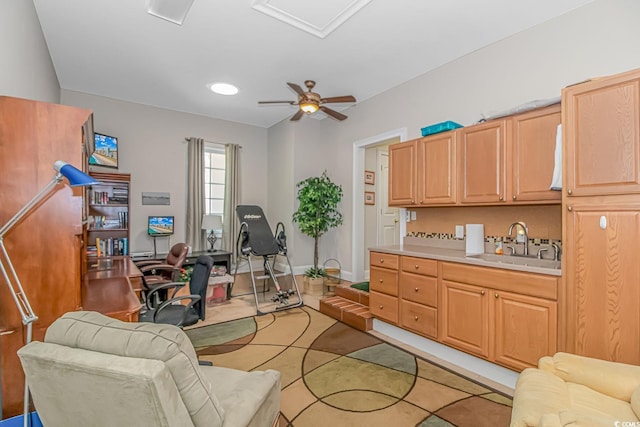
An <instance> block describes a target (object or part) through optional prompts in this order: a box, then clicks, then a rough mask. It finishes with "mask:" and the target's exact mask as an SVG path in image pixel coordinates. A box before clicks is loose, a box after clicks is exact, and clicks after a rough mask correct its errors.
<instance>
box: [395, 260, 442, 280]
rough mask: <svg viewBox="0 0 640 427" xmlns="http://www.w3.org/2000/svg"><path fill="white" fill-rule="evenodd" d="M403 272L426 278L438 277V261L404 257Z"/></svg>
mask: <svg viewBox="0 0 640 427" xmlns="http://www.w3.org/2000/svg"><path fill="white" fill-rule="evenodd" d="M402 271H406V272H407V273H415V274H423V275H425V276H433V277H437V276H438V261H436V260H433V259H426V258H415V257H409V256H403V257H402Z"/></svg>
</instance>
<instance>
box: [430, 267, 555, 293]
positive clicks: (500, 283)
mask: <svg viewBox="0 0 640 427" xmlns="http://www.w3.org/2000/svg"><path fill="white" fill-rule="evenodd" d="M442 278H443V279H444V280H451V281H454V282H459V283H469V284H471V285H478V286H486V287H488V288H493V289H496V290H499V291H508V292H516V293H519V294H523V295H529V296H532V297H539V298H546V299H550V300H557V299H558V278H557V277H555V276H546V275H543V274H536V273H524V272H518V271H512V270H501V269H499V268H491V267H476V266H471V265H464V264H457V263H448V262H443V263H442Z"/></svg>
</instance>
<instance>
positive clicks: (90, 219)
mask: <svg viewBox="0 0 640 427" xmlns="http://www.w3.org/2000/svg"><path fill="white" fill-rule="evenodd" d="M89 175H91V176H92V177H94V178H96V179H97V180H99V181H100V184H98V185H93V186H91V187H90V188H89V189H88V190H87V195H86V201H87V257H97V256H101V257H103V256H118V255H128V254H129V186H130V183H131V175H129V174H124V173H104V172H89Z"/></svg>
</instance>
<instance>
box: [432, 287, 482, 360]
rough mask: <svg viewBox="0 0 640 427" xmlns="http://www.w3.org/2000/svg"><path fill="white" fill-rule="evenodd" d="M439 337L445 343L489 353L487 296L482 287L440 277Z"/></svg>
mask: <svg viewBox="0 0 640 427" xmlns="http://www.w3.org/2000/svg"><path fill="white" fill-rule="evenodd" d="M440 313H441V315H442V322H441V324H442V334H441V340H442V342H443V343H445V344H449V345H451V346H453V347H457V348H459V349H461V350H464V351H467V352H469V353H473V354H475V355H477V356H482V357H485V358H488V357H489V298H487V291H486V289H484V288H481V287H478V286H473V285H467V284H463V283H456V282H449V281H446V280H443V281H442V304H441V306H440Z"/></svg>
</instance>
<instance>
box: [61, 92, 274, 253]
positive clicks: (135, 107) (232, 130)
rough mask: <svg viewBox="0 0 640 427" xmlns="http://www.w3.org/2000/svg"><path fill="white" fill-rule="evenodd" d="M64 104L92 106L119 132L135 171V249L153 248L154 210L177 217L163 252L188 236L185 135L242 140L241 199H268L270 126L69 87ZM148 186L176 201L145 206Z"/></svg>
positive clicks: (98, 123)
mask: <svg viewBox="0 0 640 427" xmlns="http://www.w3.org/2000/svg"><path fill="white" fill-rule="evenodd" d="M62 103H63V104H66V105H73V106H77V107H82V108H87V109H90V110H92V111H93V116H94V128H95V131H96V132H102V133H106V134H107V135H112V136H116V137H118V156H119V168H118V171H119V172H125V173H130V174H131V181H132V182H131V188H130V208H131V213H130V216H129V223H130V228H131V251H132V252H135V251H145V250H152V249H153V240H152V239H151V238H150V237H149V236H147V227H146V226H147V217H148V216H149V215H174V216H175V217H176V233H175V235H174V236H172V237H171V239H170V240H169V239H166V238H165V239H158V241H157V250H158V252H167V251H168V248H169V247H170V246H169V245H170V244H173V243H177V242H183V241H185V233H186V226H185V216H186V194H187V183H186V177H187V169H186V166H187V145H186V144H185V143H184V142H183V141H184V138H185V137H189V136H197V137H201V138H204V139H205V140H207V141H212V142H220V143H233V144H239V145H241V146H242V153H241V166H242V170H241V176H240V181H241V188H240V195H241V196H240V197H241V202H242V203H243V204H257V205H261V206H266V204H267V166H266V161H265V159H266V158H267V143H266V140H267V130H266V129H264V128H260V127H256V126H250V125H243V124H239V123H234V122H228V121H224V120H217V119H212V118H208V117H204V116H197V115H194V114H187V113H182V112H177V111H172V110H166V109H163V108H157V107H150V106H146V105H140V104H134V103H131V102H126V101H118V100H115V99H110V98H105V97H101V96H94V95H88V94H86V93H80V92H74V91H69V90H63V91H62ZM104 170H107V171H114V170H113V169H104ZM143 191H144V192H146V191H153V192H168V193H170V196H171V205H169V206H149V205H144V206H143V205H142V192H143ZM233 241H234V242H235V236H234V237H233ZM187 243H189V242H187Z"/></svg>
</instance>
